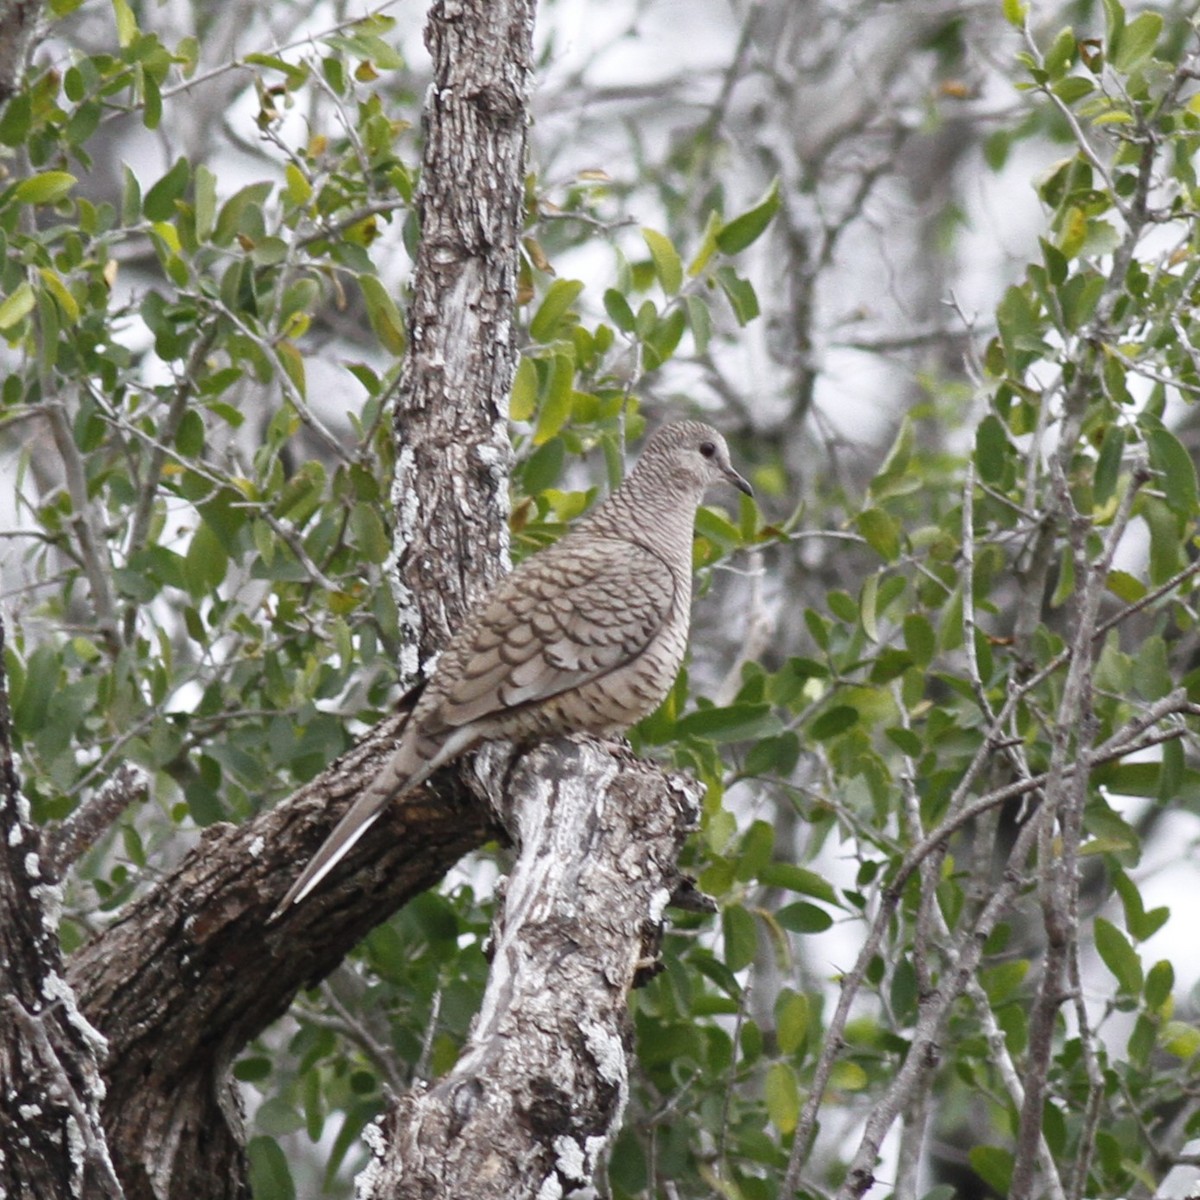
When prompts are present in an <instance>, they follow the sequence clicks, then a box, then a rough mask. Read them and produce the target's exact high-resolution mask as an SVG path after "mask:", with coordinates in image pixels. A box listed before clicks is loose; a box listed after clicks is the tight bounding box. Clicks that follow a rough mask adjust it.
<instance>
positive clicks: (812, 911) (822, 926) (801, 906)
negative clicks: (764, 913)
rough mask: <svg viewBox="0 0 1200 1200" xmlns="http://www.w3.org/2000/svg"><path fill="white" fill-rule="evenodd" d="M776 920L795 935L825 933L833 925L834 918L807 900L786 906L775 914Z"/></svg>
mask: <svg viewBox="0 0 1200 1200" xmlns="http://www.w3.org/2000/svg"><path fill="white" fill-rule="evenodd" d="M775 920H776V921H778V922H779V924H780V925H782V926H783V927H784V929H790V930H791V931H792V932H793V933H824V932H825V930H827V929H828V928H830V926H832V925H833V918H832V917H831V916H830V915H829V914H828V913H827V912H826V911H825V910H824V909H823V908H818V907H817V906H816V905H815V904H809V903H808V901H807V900H797V901H796V902H795V903H794V904H785V905H784V906H783V907H782V908H781V909H780V910H779V911H778V912H777V913H776V914H775Z"/></svg>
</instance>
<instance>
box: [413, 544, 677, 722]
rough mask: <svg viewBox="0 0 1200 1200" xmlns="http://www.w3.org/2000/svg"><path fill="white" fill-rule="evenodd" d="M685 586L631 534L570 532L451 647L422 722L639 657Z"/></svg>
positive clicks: (525, 568)
mask: <svg viewBox="0 0 1200 1200" xmlns="http://www.w3.org/2000/svg"><path fill="white" fill-rule="evenodd" d="M676 591H677V589H676V584H675V579H674V576H673V574H672V572H671V570H670V568H669V567H668V566H667V564H666V563H664V562H663V560H662V559H661V558H659V557H658V556H657V555H656V554H653V553H651V551H649V550H646V549H644V548H642V547H641V546H637V545H635V544H633V543H632V542H623V541H617V540H615V539H613V540H609V539H599V538H595V537H591V538H589V539H588V540H587V541H586V542H583V543H576V544H572V542H571V540H570V539H564V540H563V541H562V542H559V543H558V544H556V545H555V546H553V547H551V548H550V549H549V550H544V551H542V552H541V553H540V554H537V555H536V556H534V557H533V558H530V559H527V560H526V561H525V562H523V563H522V564H521V565H520V566H519V567H518V568H517V569H516V570H515V571H514V572H513V573H512V574H511V575H508V576H507V577H506V578H505V579H504V581H503V582H502V583H501V584H500V586H499V587H498V588H497V590H496V591H495V592H494V593H493V595H492V598H491V599H490V600H489V601H488V603H487V604H486V605H485V606H484V608H483V609H482V610H480V611H479V612H478V613H476V614H474V615H473V616H472V618H471V619H470V620H469V621H468V623H467V624H466V625H464V626H463V628H462V630H461V631H460V632H459V634H458V635H456V636H455V638H454V639H452V641H451V643H450V645H448V646H447V648H446V650H445V652H444V653H443V655H442V659H441V660H440V661H439V662H438V667H437V671H436V672H435V674H434V678H433V680H432V682H431V684H430V694H429V695H428V696H427V705H428V707H426V706H423V707H425V709H426V712H425V713H423V714H422V716H423V717H425V719H424V720H422V726H423V729H424V730H425V731H427V732H431V731H432V730H434V729H436V728H438V727H441V728H443V729H453V728H456V727H461V726H463V725H467V724H470V723H472V722H475V721H479V720H481V719H483V718H486V717H488V716H491V715H493V714H497V713H501V712H504V711H506V710H512V709H515V708H520V707H524V706H526V705H530V704H537V703H538V702H540V701H544V700H548V699H550V698H551V697H553V696H558V695H561V694H562V693H563V692H568V691H570V690H572V689H573V688H577V687H581V686H582V685H584V684H586V683H589V682H591V681H592V680H595V679H599V678H601V677H602V676H604V675H607V674H608V673H609V672H610V671H613V670H615V669H617V668H618V667H621V666H623V665H625V664H626V663H629V662H632V661H633V660H634V659H636V658H637V657H638V655H640V654H641V653H642V652H643V651H644V650H645V649H646V647H647V646H649V645H650V643H651V642H652V641H653V639H654V637H655V635H656V634H657V633H658V632H659V631H660V630H661V629H662V627H663V625H664V624H665V623H666V622H667V620H668V619H669V617H670V615H671V613H672V609H673V608H674V606H675V604H676V602H677V597H676ZM426 713H427V714H428V715H427V716H426Z"/></svg>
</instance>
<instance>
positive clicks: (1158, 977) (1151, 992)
mask: <svg viewBox="0 0 1200 1200" xmlns="http://www.w3.org/2000/svg"><path fill="white" fill-rule="evenodd" d="M1174 987H1175V968H1174V967H1173V966H1172V965H1171V963H1169V962H1168V961H1167V960H1166V959H1162V960H1160V961H1159V962H1156V963H1155V964H1154V966H1152V967H1151V968H1150V970H1149V972H1148V973H1147V975H1146V993H1145V994H1146V1007H1147V1008H1148V1009H1149V1010H1150V1011H1151V1012H1159V1011H1160V1010H1161V1009H1163V1008H1164V1007H1165V1006H1166V1003H1167V1001H1168V1000H1170V998H1171V992H1172V991H1173V990H1174Z"/></svg>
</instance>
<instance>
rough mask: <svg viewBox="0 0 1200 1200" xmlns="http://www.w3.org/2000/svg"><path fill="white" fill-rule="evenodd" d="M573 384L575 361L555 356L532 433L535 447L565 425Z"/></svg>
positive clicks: (559, 355)
mask: <svg viewBox="0 0 1200 1200" xmlns="http://www.w3.org/2000/svg"><path fill="white" fill-rule="evenodd" d="M574 383H575V361H574V359H572V358H571V357H570V356H569V355H567V354H556V355H555V356H554V363H553V366H552V367H551V369H550V379H549V382H548V383H547V385H546V395H545V397H544V398H543V400H542V408H541V412H539V413H538V422H537V428H536V429H535V430H534V432H533V444H534V445H535V446H540V445H542V443H543V442H548V441H549V440H550V439H551V438H552V437H554V435H555V434H556V433H558V431H559V430H560V429H562V427H563V426H564V425H565V424H566V423H567V418H568V417H570V415H571V393H572V389H573V387H574Z"/></svg>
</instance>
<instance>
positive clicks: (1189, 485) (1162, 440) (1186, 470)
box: [1146, 429, 1197, 517]
mask: <svg viewBox="0 0 1200 1200" xmlns="http://www.w3.org/2000/svg"><path fill="white" fill-rule="evenodd" d="M1146 441H1147V443H1148V445H1149V447H1150V464H1151V466H1153V467H1154V469H1155V470H1156V471H1158V472H1159V474H1160V475H1161V476H1162V490H1163V492H1164V494H1165V496H1166V501H1167V504H1168V506H1169V507H1170V508H1171V509H1173V510H1174V511H1175V512H1177V513H1179V515H1180V516H1183V517H1191V516H1192V515H1194V513H1195V512H1196V504H1197V488H1196V464H1195V463H1194V462H1193V461H1192V456H1191V455H1190V454H1189V453H1188V452H1187V448H1186V447H1185V446H1184V444H1183V443H1182V442H1181V441H1180V440H1179V439H1178V438H1177V437H1176V436H1175V435H1174V434H1173V433H1172V432H1171V431H1170V430H1169V429H1152V430H1151V431H1150V433H1149V434H1148V435H1147V438H1146Z"/></svg>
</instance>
